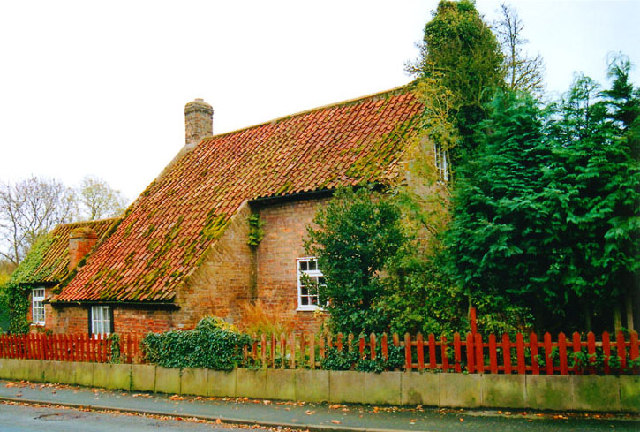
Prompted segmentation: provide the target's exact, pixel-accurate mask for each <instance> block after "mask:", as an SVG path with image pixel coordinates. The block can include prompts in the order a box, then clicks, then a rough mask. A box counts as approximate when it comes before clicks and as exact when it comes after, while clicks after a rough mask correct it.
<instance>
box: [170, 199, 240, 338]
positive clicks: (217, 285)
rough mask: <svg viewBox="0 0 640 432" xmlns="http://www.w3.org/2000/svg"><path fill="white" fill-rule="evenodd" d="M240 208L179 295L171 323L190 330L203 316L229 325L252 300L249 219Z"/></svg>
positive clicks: (236, 319) (236, 320)
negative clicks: (213, 316)
mask: <svg viewBox="0 0 640 432" xmlns="http://www.w3.org/2000/svg"><path fill="white" fill-rule="evenodd" d="M250 215H251V210H250V209H249V206H248V205H246V204H245V205H243V206H242V207H241V208H240V209H239V210H238V212H237V213H236V215H235V216H234V217H233V218H232V219H231V222H230V223H229V226H228V227H227V229H226V230H225V232H224V234H223V235H222V237H221V238H220V239H218V241H217V242H216V243H215V244H214V245H213V246H212V247H211V249H210V250H209V252H208V255H207V257H206V259H205V260H204V261H203V263H202V264H201V265H200V267H199V268H198V269H197V270H196V271H195V272H194V274H193V275H192V276H191V278H190V279H189V281H188V282H187V284H185V287H183V288H182V289H181V290H180V292H179V293H178V296H177V300H176V303H177V305H178V306H179V307H180V310H178V311H176V312H174V324H175V325H176V326H182V327H183V328H193V327H195V326H196V324H197V323H198V321H200V319H201V318H202V317H204V316H207V315H215V316H218V317H221V318H223V319H225V320H226V321H228V322H233V323H237V322H238V320H239V319H241V314H242V305H243V304H246V303H247V302H248V301H249V299H250V298H251V248H250V247H249V246H248V245H247V240H248V238H249V237H248V236H249V223H248V218H249V216H250Z"/></svg>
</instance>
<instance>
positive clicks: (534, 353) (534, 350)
mask: <svg viewBox="0 0 640 432" xmlns="http://www.w3.org/2000/svg"><path fill="white" fill-rule="evenodd" d="M538 348H539V345H538V335H537V334H536V333H533V332H531V334H530V335H529V351H530V352H531V374H532V375H539V374H540V365H539V363H538V359H539V358H540V357H538V356H539V352H538Z"/></svg>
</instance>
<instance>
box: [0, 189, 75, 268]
mask: <svg viewBox="0 0 640 432" xmlns="http://www.w3.org/2000/svg"><path fill="white" fill-rule="evenodd" d="M76 209H77V205H76V201H75V197H74V193H73V190H72V189H70V188H68V187H66V186H65V185H63V184H62V183H61V182H59V181H58V180H55V179H51V180H50V179H42V178H37V177H31V178H28V179H26V180H22V181H20V182H18V183H15V184H4V185H0V256H1V257H4V258H5V259H7V260H8V261H10V262H11V263H12V264H14V265H18V264H20V262H21V261H22V259H23V258H24V256H25V255H26V253H27V251H28V250H29V248H30V247H31V245H33V244H34V242H35V241H36V240H37V239H38V237H40V236H41V235H43V234H45V233H47V232H48V231H50V230H51V229H52V228H53V227H54V226H55V225H57V224H59V223H65V222H71V220H72V218H73V216H74V215H75V213H76Z"/></svg>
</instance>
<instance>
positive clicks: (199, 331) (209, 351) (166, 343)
mask: <svg viewBox="0 0 640 432" xmlns="http://www.w3.org/2000/svg"><path fill="white" fill-rule="evenodd" d="M249 343H251V338H250V337H249V336H247V335H245V334H242V333H240V332H239V331H238V330H237V329H236V328H235V327H233V326H232V325H230V324H228V323H225V322H224V321H222V320H221V319H220V318H216V317H205V318H203V319H202V320H201V321H200V322H199V323H198V325H197V326H196V328H195V329H194V330H172V331H168V332H164V333H148V334H147V335H146V336H145V337H144V339H143V340H142V346H143V351H144V355H145V359H146V361H148V362H149V363H155V364H157V365H159V366H162V367H174V368H187V367H191V368H208V369H217V370H230V369H233V368H234V367H235V366H236V365H237V364H238V363H240V362H241V361H242V359H243V354H242V347H243V346H245V345H247V344H249Z"/></svg>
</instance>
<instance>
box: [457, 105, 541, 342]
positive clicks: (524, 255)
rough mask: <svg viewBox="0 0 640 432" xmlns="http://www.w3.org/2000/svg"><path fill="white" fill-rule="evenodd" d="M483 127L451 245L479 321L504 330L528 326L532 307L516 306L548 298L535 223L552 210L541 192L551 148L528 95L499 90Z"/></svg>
mask: <svg viewBox="0 0 640 432" xmlns="http://www.w3.org/2000/svg"><path fill="white" fill-rule="evenodd" d="M480 130H481V133H479V134H477V137H476V139H477V141H478V144H479V149H478V153H477V155H476V157H475V158H474V160H471V161H468V162H467V164H465V165H464V166H463V167H461V169H460V171H459V173H460V177H459V178H458V184H457V188H456V191H455V192H454V198H453V200H454V201H453V220H452V222H451V224H450V227H449V230H448V233H447V237H446V244H447V246H448V250H449V253H450V255H449V258H450V265H451V267H452V269H453V274H454V275H455V279H456V280H457V282H458V283H459V285H460V286H462V287H464V292H465V294H466V295H467V296H468V297H469V299H470V301H471V303H472V304H473V305H475V306H477V307H478V310H479V317H480V319H481V321H480V324H484V327H485V328H486V329H488V330H496V331H504V330H511V329H514V328H518V327H524V326H526V325H527V321H528V320H527V310H526V308H520V309H519V308H518V305H527V304H532V303H536V304H540V302H544V301H545V299H546V296H545V295H544V294H543V293H542V292H540V291H539V290H537V289H536V288H534V286H535V285H536V284H535V279H536V278H537V277H539V276H540V274H541V273H542V272H544V270H543V269H544V268H545V262H543V261H541V258H544V257H545V253H544V245H543V244H542V242H541V241H540V240H541V239H540V238H539V235H538V230H537V229H536V227H538V226H539V224H540V217H539V215H540V214H541V213H544V212H545V211H546V210H545V209H544V207H543V206H542V203H540V202H539V201H538V200H537V199H536V197H537V195H538V194H539V192H540V190H541V189H542V186H543V183H542V175H543V173H542V172H541V170H540V167H541V166H543V165H544V164H546V163H548V161H549V158H550V151H549V150H548V149H546V148H545V147H544V145H543V144H544V143H543V140H542V122H541V120H540V112H539V110H538V108H537V107H536V104H535V102H534V101H533V100H532V99H531V98H530V97H527V96H524V95H516V94H513V93H501V94H499V95H497V96H496V98H495V99H494V102H493V104H492V115H491V116H490V118H489V119H487V120H486V121H484V122H483V123H481V126H480ZM537 294H540V296H537ZM513 299H518V301H517V302H514V301H513ZM482 320H484V321H482Z"/></svg>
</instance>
